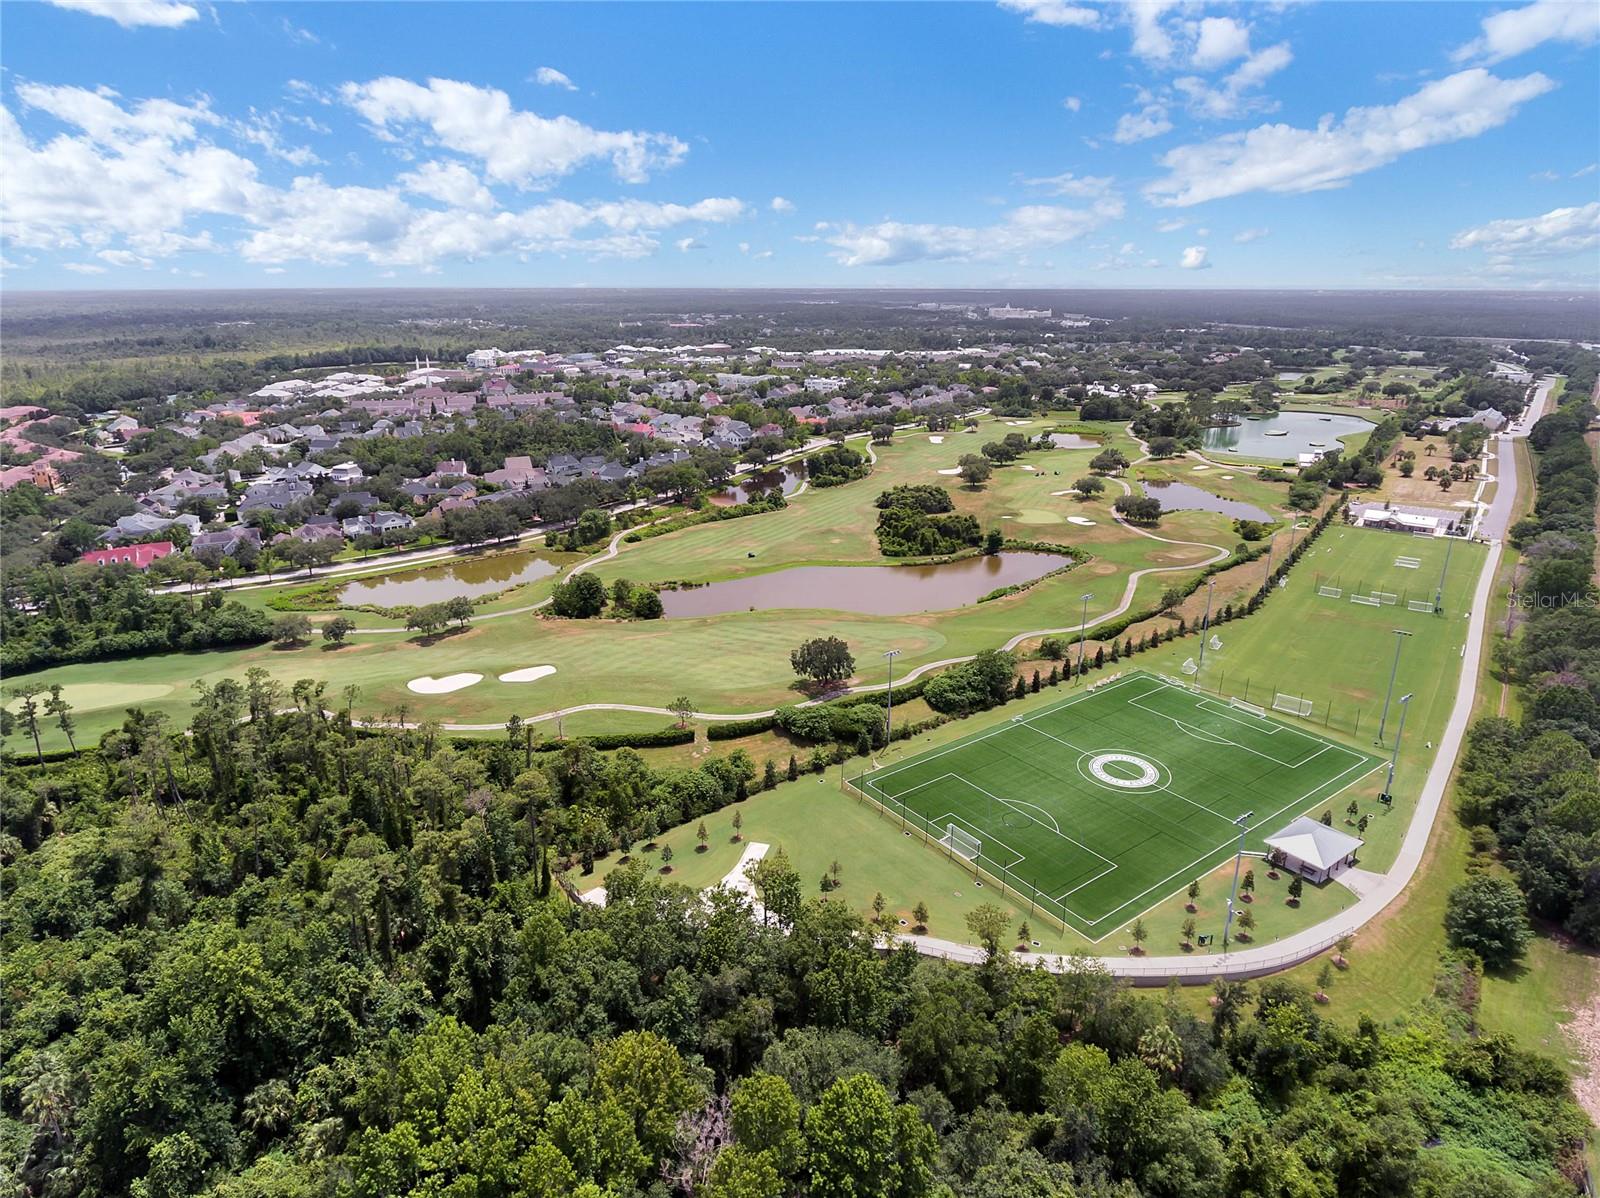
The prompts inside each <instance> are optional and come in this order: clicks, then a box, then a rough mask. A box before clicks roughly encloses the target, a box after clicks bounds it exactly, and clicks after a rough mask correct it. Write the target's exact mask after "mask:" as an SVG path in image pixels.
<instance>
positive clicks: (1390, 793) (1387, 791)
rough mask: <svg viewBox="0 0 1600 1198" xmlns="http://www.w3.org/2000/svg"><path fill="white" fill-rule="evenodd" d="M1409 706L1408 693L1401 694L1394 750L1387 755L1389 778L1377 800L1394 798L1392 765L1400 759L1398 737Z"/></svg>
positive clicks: (1404, 730) (1403, 730) (1402, 734)
mask: <svg viewBox="0 0 1600 1198" xmlns="http://www.w3.org/2000/svg"><path fill="white" fill-rule="evenodd" d="M1410 708H1411V696H1410V695H1409V694H1404V695H1401V696H1400V727H1399V728H1397V729H1395V734H1394V752H1393V753H1391V754H1390V755H1389V778H1388V781H1386V782H1385V783H1384V784H1383V793H1382V794H1381V795H1379V796H1378V798H1379V800H1381V801H1382V802H1385V803H1388V802H1391V801H1393V799H1394V767H1395V763H1396V762H1397V761H1399V760H1400V738H1401V737H1402V736H1404V735H1405V734H1406V712H1407V711H1409V710H1410Z"/></svg>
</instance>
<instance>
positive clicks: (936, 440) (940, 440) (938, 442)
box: [928, 437, 944, 445]
mask: <svg viewBox="0 0 1600 1198" xmlns="http://www.w3.org/2000/svg"><path fill="white" fill-rule="evenodd" d="M928 440H929V442H931V443H932V444H934V445H943V444H944V438H943V437H929V438H928Z"/></svg>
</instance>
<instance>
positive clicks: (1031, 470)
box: [1023, 466, 1039, 474]
mask: <svg viewBox="0 0 1600 1198" xmlns="http://www.w3.org/2000/svg"><path fill="white" fill-rule="evenodd" d="M1023 469H1024V470H1026V471H1027V472H1028V473H1029V474H1037V473H1039V467H1037V466H1024V467H1023Z"/></svg>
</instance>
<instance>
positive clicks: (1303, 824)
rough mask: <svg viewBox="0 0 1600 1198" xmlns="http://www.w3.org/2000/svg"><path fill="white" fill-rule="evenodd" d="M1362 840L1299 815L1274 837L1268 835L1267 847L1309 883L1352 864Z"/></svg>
mask: <svg viewBox="0 0 1600 1198" xmlns="http://www.w3.org/2000/svg"><path fill="white" fill-rule="evenodd" d="M1364 843H1365V842H1364V841H1363V840H1362V839H1361V837H1359V836H1351V835H1350V834H1349V833H1348V832H1341V831H1339V830H1338V829H1337V828H1332V827H1329V826H1328V825H1327V824H1324V823H1322V822H1321V821H1320V820H1314V819H1312V818H1311V817H1310V816H1309V815H1302V816H1301V817H1300V818H1299V819H1297V820H1295V821H1294V822H1293V823H1292V824H1290V825H1289V826H1288V827H1286V828H1284V829H1283V831H1281V832H1279V833H1278V834H1277V835H1276V836H1269V837H1267V847H1268V848H1269V849H1276V850H1277V851H1278V852H1279V853H1281V854H1283V858H1284V862H1285V864H1287V865H1288V867H1289V868H1290V869H1292V870H1293V871H1294V872H1295V873H1297V874H1299V875H1300V876H1301V877H1303V878H1305V879H1307V880H1308V881H1312V882H1325V881H1327V880H1328V879H1329V878H1331V877H1333V876H1334V875H1335V874H1336V873H1338V872H1339V871H1340V870H1342V869H1344V868H1345V867H1346V866H1348V865H1350V864H1352V863H1353V862H1354V861H1355V856H1356V853H1357V852H1358V851H1359V850H1360V848H1361V846H1362V844H1364Z"/></svg>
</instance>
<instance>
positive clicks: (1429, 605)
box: [1406, 599, 1433, 611]
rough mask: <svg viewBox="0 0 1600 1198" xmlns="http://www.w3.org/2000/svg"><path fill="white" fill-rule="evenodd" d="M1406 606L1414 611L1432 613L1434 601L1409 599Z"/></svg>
mask: <svg viewBox="0 0 1600 1198" xmlns="http://www.w3.org/2000/svg"><path fill="white" fill-rule="evenodd" d="M1406 606H1407V607H1409V608H1410V609H1411V610H1412V611H1432V610H1433V601H1432V600H1431V599H1407V600H1406Z"/></svg>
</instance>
